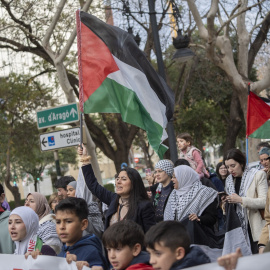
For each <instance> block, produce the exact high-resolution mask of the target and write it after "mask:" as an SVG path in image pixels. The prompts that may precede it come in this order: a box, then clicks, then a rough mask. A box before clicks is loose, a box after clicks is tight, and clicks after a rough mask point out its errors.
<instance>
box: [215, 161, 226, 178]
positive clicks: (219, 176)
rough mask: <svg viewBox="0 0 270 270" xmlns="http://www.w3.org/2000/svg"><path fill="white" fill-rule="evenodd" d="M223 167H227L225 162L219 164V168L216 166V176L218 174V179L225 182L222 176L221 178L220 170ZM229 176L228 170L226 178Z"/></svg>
mask: <svg viewBox="0 0 270 270" xmlns="http://www.w3.org/2000/svg"><path fill="white" fill-rule="evenodd" d="M222 165H224V166H225V167H226V165H225V163H224V161H222V162H219V163H218V164H217V166H216V174H217V177H218V178H219V179H220V180H223V179H222V176H221V175H220V173H219V168H220V167H221V166H222ZM228 175H229V172H228V170H227V175H226V176H225V178H227V176H228Z"/></svg>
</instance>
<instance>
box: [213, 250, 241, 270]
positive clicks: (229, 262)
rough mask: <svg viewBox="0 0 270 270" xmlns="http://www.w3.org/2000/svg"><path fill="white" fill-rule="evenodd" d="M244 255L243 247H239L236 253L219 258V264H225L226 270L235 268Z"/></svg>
mask: <svg viewBox="0 0 270 270" xmlns="http://www.w3.org/2000/svg"><path fill="white" fill-rule="evenodd" d="M240 257H242V253H241V249H240V248H237V249H236V252H235V253H231V254H228V255H225V256H222V257H219V258H218V260H217V261H218V264H219V265H220V266H223V267H224V268H225V269H226V270H233V269H235V268H236V265H237V261H238V259H239V258H240Z"/></svg>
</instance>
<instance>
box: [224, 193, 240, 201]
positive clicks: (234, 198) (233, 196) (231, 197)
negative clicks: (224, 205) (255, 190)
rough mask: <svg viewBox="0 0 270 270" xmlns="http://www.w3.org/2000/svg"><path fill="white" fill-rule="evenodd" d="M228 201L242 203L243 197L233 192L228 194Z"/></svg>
mask: <svg viewBox="0 0 270 270" xmlns="http://www.w3.org/2000/svg"><path fill="white" fill-rule="evenodd" d="M227 201H228V202H229V203H242V197H240V196H239V195H237V194H235V193H233V194H231V195H229V196H227Z"/></svg>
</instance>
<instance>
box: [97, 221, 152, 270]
mask: <svg viewBox="0 0 270 270" xmlns="http://www.w3.org/2000/svg"><path fill="white" fill-rule="evenodd" d="M102 242H103V245H104V247H105V248H106V250H107V254H108V259H109V261H110V264H111V265H112V267H113V268H112V269H115V270H124V269H127V270H132V269H146V270H147V269H149V270H150V269H153V268H152V267H151V266H150V265H149V254H148V253H147V252H145V251H142V247H143V245H144V234H143V231H142V228H141V227H140V226H139V225H138V224H137V223H135V222H134V221H132V220H122V221H119V222H117V223H115V224H113V225H111V226H110V227H109V228H108V229H107V230H106V231H105V232H104V234H103V237H102Z"/></svg>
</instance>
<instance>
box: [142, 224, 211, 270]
mask: <svg viewBox="0 0 270 270" xmlns="http://www.w3.org/2000/svg"><path fill="white" fill-rule="evenodd" d="M145 244H146V247H147V248H146V249H147V251H148V252H149V253H150V263H151V265H152V266H153V268H154V269H159V270H169V269H171V270H176V269H184V268H188V267H192V266H196V265H200V264H204V263H210V259H209V258H208V256H207V255H206V254H205V253H204V252H203V251H202V250H201V249H200V248H199V247H196V246H194V247H190V239H189V235H188V233H187V231H186V229H185V227H184V226H183V225H182V224H181V223H180V222H178V221H162V222H160V223H158V224H156V225H154V226H153V227H151V228H150V229H149V231H148V232H147V233H146V235H145Z"/></svg>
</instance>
